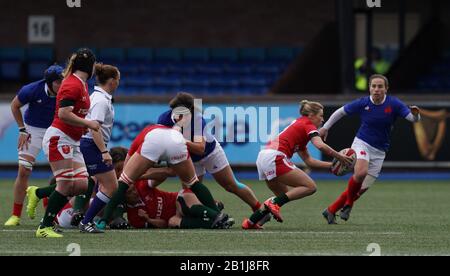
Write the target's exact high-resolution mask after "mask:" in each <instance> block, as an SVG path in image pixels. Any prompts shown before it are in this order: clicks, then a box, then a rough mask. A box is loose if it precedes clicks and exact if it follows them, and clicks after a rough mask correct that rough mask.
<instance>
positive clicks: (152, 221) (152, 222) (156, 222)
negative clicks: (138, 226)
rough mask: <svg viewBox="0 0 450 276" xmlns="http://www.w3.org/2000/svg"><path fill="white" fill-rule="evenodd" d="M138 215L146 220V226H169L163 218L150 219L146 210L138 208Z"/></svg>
mask: <svg viewBox="0 0 450 276" xmlns="http://www.w3.org/2000/svg"><path fill="white" fill-rule="evenodd" d="M138 215H139V217H141V218H142V219H144V220H145V221H146V222H147V226H149V227H148V228H167V227H168V226H169V225H168V223H167V221H165V220H163V219H151V218H150V217H149V216H148V214H147V212H145V211H144V210H142V209H139V211H138Z"/></svg>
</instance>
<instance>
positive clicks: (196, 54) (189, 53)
mask: <svg viewBox="0 0 450 276" xmlns="http://www.w3.org/2000/svg"><path fill="white" fill-rule="evenodd" d="M183 59H184V60H185V61H202V62H206V61H208V60H209V50H208V48H186V49H183Z"/></svg>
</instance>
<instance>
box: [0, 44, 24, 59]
mask: <svg viewBox="0 0 450 276" xmlns="http://www.w3.org/2000/svg"><path fill="white" fill-rule="evenodd" d="M24 60H25V49H23V48H21V47H15V48H14V47H9V48H8V47H6V48H0V61H24Z"/></svg>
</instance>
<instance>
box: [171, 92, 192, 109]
mask: <svg viewBox="0 0 450 276" xmlns="http://www.w3.org/2000/svg"><path fill="white" fill-rule="evenodd" d="M169 106H170V108H171V109H174V108H175V107H179V106H184V107H186V108H188V109H189V110H191V112H192V111H193V110H194V95H192V94H190V93H186V92H179V93H178V94H177V95H176V96H175V98H173V99H172V100H170V102H169Z"/></svg>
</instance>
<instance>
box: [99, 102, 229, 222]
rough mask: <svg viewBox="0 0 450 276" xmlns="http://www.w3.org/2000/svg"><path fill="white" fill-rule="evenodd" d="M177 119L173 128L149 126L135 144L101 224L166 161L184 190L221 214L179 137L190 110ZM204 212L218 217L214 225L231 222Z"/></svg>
mask: <svg viewBox="0 0 450 276" xmlns="http://www.w3.org/2000/svg"><path fill="white" fill-rule="evenodd" d="M175 115H176V116H175V120H176V124H175V126H174V128H169V127H166V126H162V125H150V126H148V127H146V128H145V129H144V130H143V131H142V132H141V133H140V134H139V135H138V136H137V137H136V139H135V140H134V141H133V143H132V145H131V148H130V150H129V152H128V157H127V160H126V162H125V167H124V170H123V172H122V174H121V176H120V178H119V188H118V190H117V191H116V192H115V193H114V195H113V197H112V198H111V201H110V202H109V203H108V205H107V206H106V208H105V211H104V215H103V218H102V220H101V221H100V223H104V222H107V221H109V219H110V217H111V215H112V213H113V210H114V208H115V207H116V206H117V205H118V204H119V203H121V202H123V201H124V197H125V195H126V192H127V190H128V189H129V187H130V186H131V185H133V184H134V183H135V182H136V181H137V180H139V178H140V177H141V176H142V175H143V174H144V173H145V172H146V171H147V170H148V169H149V168H151V167H153V166H154V165H155V164H157V163H158V162H159V161H167V163H168V164H169V165H170V166H171V168H172V169H173V170H174V172H175V173H176V174H177V176H178V177H179V178H180V180H181V182H182V185H183V187H184V188H190V189H191V190H192V191H193V192H194V193H195V195H196V196H197V198H199V200H200V202H202V204H203V205H204V206H205V207H208V208H209V209H211V210H213V211H215V212H218V208H217V206H216V204H215V201H214V199H213V197H212V195H211V193H210V191H209V189H208V188H207V187H206V186H205V185H203V184H202V183H201V182H200V181H199V180H198V178H197V175H196V174H195V170H194V165H193V164H192V161H191V159H190V158H189V153H188V150H187V146H186V141H185V139H184V138H183V135H182V134H181V133H180V130H181V128H183V127H185V126H186V125H187V124H190V122H191V116H190V111H189V110H188V109H187V108H178V109H177V110H175ZM204 212H205V215H206V216H208V217H212V216H215V219H214V221H215V222H214V223H215V224H223V223H224V222H226V221H227V220H228V215H226V214H223V213H218V215H215V212H214V213H212V212H209V211H208V210H207V209H205V210H204Z"/></svg>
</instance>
